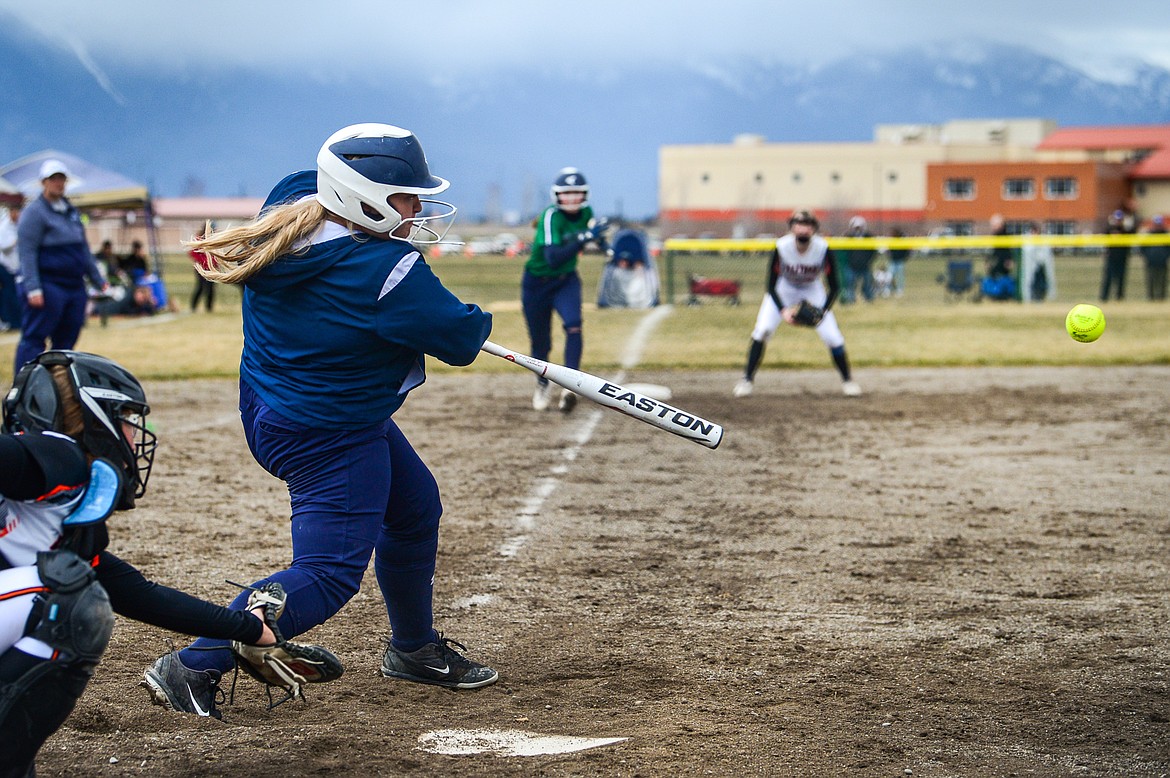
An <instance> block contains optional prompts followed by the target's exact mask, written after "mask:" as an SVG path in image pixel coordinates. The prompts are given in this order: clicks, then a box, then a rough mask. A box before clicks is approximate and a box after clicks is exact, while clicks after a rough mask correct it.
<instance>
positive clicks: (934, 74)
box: [0, 13, 1170, 220]
mask: <svg viewBox="0 0 1170 778" xmlns="http://www.w3.org/2000/svg"><path fill="white" fill-rule="evenodd" d="M90 56H91V57H92V58H93V60H95V61H96V62H97V63H98V65H100V67H95V65H94V62H87V60H86V57H85V56H79V54H78V53H76V52H74V51H72V50H69V49H66V48H62V47H61V46H59V45H57V44H54V43H52V42H50V41H48V40H46V39H44V38H43V37H41V36H39V35H37V34H36V33H34V32H32V31H30V30H29V29H28V28H27V27H24V26H22V25H21V24H19V23H18V22H17V21H16V20H14V19H12V18H11V17H7V16H6V15H5V14H3V13H0V164H4V163H7V162H9V161H12V160H14V159H16V158H18V157H20V156H23V155H25V154H29V153H32V152H35V151H39V150H41V149H44V148H57V149H60V150H63V151H67V152H70V153H73V154H76V155H78V156H81V157H84V158H87V159H90V160H92V161H94V162H96V163H98V164H100V165H104V166H106V167H109V168H112V169H114V170H117V171H119V172H121V173H123V174H124V175H127V176H129V177H131V178H135V179H137V180H140V181H143V182H145V183H147V184H148V185H149V186H150V187H151V189H152V191H153V192H154V194H155V195H156V196H162V197H175V196H180V195H186V194H205V195H209V196H217V195H240V194H244V195H249V196H263V195H265V194H266V193H267V192H268V190H269V189H270V187H271V186H272V184H274V183H275V182H276V181H277V180H279V179H280V178H281V177H282V176H283V175H285V174H286V173H288V172H291V171H293V170H296V169H301V168H307V167H312V165H313V163H314V158H315V155H316V150H317V148H318V146H319V145H320V143H321V142H322V141H323V140H324V139H325V138H326V137H327V136H328V135H329V134H330V133H331V132H332V131H334V130H336V129H337V128H339V127H341V126H344V125H346V124H351V123H354V122H359V121H385V122H389V123H395V124H400V125H402V126H405V127H408V128H410V129H412V130H414V131H415V132H416V133H417V134H418V135H419V137H420V138H421V139H422V142H423V145H424V147H425V148H426V150H427V155H428V157H429V159H430V163H431V168H432V172H434V173H436V174H437V175H441V176H443V177H445V178H448V179H450V180H451V181H452V187H451V189H450V190H449V191H448V192H447V196H448V197H449V198H450V200H451V201H452V202H454V203H456V204H457V205H459V206H460V210H461V215H460V220H473V219H476V218H481V217H483V216H485V215H486V216H491V217H499V216H500V215H501V214H504V213H508V212H512V213H515V214H517V215H519V216H521V217H526V216H530V215H531V214H532V213H533V212H534V211H535V210H537V209H538V208H540V207H542V206H543V205H544V204H545V202H546V201H547V197H548V186H549V184H550V183H551V179H552V177H553V176H554V175H555V173H556V171H557V170H558V169H559V168H560V167H562V166H565V165H575V166H577V167H580V168H581V169H582V170H583V171H584V172H585V173H586V175H587V176H588V177H589V179H590V182H591V183H592V185H593V201H594V204H595V206H596V207H597V208H598V210H600V211H602V212H605V213H608V214H620V215H624V216H626V217H630V218H644V217H647V216H652V215H653V214H655V213H656V211H657V170H658V148H659V147H660V146H662V145H664V144H679V143H726V142H729V141H730V140H731V139H732V138H733V137H734V136H736V135H738V134H741V133H754V134H759V135H762V136H764V137H765V138H767V139H768V140H773V141H866V140H869V139H871V138H872V133H873V125H875V124H878V123H935V122H942V121H946V120H949V119H971V118H1018V117H1041V118H1049V119H1054V120H1056V121H1057V122H1058V123H1059V124H1060V125H1062V126H1069V125H1105V124H1150V123H1170V71H1167V70H1165V69H1161V68H1158V67H1154V66H1150V65H1142V64H1135V65H1134V66H1133V68H1132V69H1131V72H1129V73H1128V74H1126V77H1125V78H1124V79H1115V80H1112V81H1106V80H1101V79H1097V78H1094V77H1091V76H1090V75H1088V74H1087V73H1085V72H1082V71H1080V70H1078V69H1077V68H1075V67H1073V66H1070V65H1068V64H1064V63H1062V62H1059V61H1058V60H1055V59H1052V58H1051V57H1047V56H1043V55H1041V54H1039V53H1036V52H1034V51H1030V50H1028V49H1025V48H1019V47H1011V46H1005V45H1001V44H990V43H978V42H970V41H966V42H961V43H955V44H953V45H945V44H931V45H924V46H918V47H913V48H907V49H903V50H900V51H897V52H894V53H889V54H881V55H877V54H857V55H855V56H851V57H847V58H845V59H841V60H839V61H836V62H834V63H833V64H831V65H828V66H824V67H819V68H807V67H798V66H793V65H790V64H783V63H780V62H778V61H768V60H765V59H760V58H756V57H754V55H753V56H748V55H747V54H745V55H744V56H743V58H741V59H739V60H735V61H724V62H703V63H697V62H696V63H692V64H690V65H689V66H688V67H687V68H685V69H670V70H668V69H665V68H659V69H620V68H614V69H612V70H606V71H597V70H583V69H573V68H572V67H571V65H566V62H565V60H564V58H563V57H562V58H561V59H559V60H558V66H557V67H553V66H552V64H551V63H550V66H549V67H547V68H542V69H540V70H536V71H532V72H525V71H521V70H516V69H513V70H492V71H488V70H485V71H483V72H481V73H479V74H476V75H475V76H473V77H467V78H463V79H460V80H440V79H438V78H431V77H429V76H428V71H427V67H426V63H425V62H409V63H404V64H403V67H402V68H401V69H399V70H396V71H395V72H388V73H369V74H366V75H365V76H364V77H362V78H352V77H348V78H342V77H330V76H327V75H326V72H327V71H326V69H325V68H322V71H321V75H319V76H317V77H315V78H312V79H308V78H291V77H290V78H280V77H276V76H272V75H263V74H257V73H254V72H249V71H244V70H239V69H235V70H233V69H224V68H219V67H213V66H211V63H209V66H208V67H206V68H200V69H198V70H189V71H186V72H181V73H176V72H174V70H173V69H171V68H168V67H159V68H157V69H130V68H128V67H127V66H121V67H112V66H107V65H106V64H105V63H104V61H102V53H101V52H90Z"/></svg>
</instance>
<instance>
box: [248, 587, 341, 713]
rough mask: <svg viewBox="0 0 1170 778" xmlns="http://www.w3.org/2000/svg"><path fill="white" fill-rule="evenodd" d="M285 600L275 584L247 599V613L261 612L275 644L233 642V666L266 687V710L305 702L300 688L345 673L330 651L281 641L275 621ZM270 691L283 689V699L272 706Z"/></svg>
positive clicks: (331, 679) (339, 661)
mask: <svg viewBox="0 0 1170 778" xmlns="http://www.w3.org/2000/svg"><path fill="white" fill-rule="evenodd" d="M286 599H287V595H286V594H285V592H284V587H283V586H281V585H280V584H279V583H276V582H275V581H272V582H269V583H266V584H264V585H263V586H261V587H260V588H258V589H252V593H251V594H250V595H248V605H247V610H249V611H251V610H254V609H256V608H262V612H263V614H264V623H265V624H267V625H268V628H269V629H270V630H272V634H273V635H275V636H276V643H274V644H273V645H270V646H250V645H247V644H245V643H241V642H240V641H238V640H233V641H232V653H234V654H235V655H236V666H237V667H239V668H240V669H242V670H243V671H244V672H245V673H247V674H248V675H250V676H252V677H253V678H255V679H256V680H257V681H259V682H260V683H262V684H264V685H265V687H266V691H267V692H268V703H269V704H268V708H269V710H271V709H272V708H275V707H276V706H277V705H280V704H281V703H283V702H287V701H288V700H291V699H293V698H294V697H300V698H301V699H304V697H305V694H304V691H303V690H302V688H301V687H302V686H303V685H304V684H306V683H327V682H329V681H336V680H337V679H338V678H340V677H341V674H342V673H343V672H345V668H344V667H343V666H342V664H341V660H340V659H338V658H337V656H336V655H335V654H334V653H333V652H332V651H330V650H329V649H327V648H325V647H323V646H317V645H312V644H309V643H295V642H293V641H291V640H285V639H284V636H283V635H281V634H280V628H279V627H277V625H276V620H277V619H279V618H280V614H282V613H284V604H285V600H286ZM272 687H277V688H279V689H282V690H283V691H284V693H285V696H284V697H283V698H281V699H280V700H277V701H276V702H273V701H272Z"/></svg>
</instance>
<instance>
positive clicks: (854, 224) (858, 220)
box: [849, 216, 865, 230]
mask: <svg viewBox="0 0 1170 778" xmlns="http://www.w3.org/2000/svg"><path fill="white" fill-rule="evenodd" d="M849 226H850V227H851V228H853V229H857V228H858V227H860V228H861V229H863V230H864V229H865V217H864V216H854V217H853V218H852V219H850V220H849Z"/></svg>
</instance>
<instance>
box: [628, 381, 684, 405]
mask: <svg viewBox="0 0 1170 778" xmlns="http://www.w3.org/2000/svg"><path fill="white" fill-rule="evenodd" d="M623 386H624V387H625V388H626V389H629V390H630V391H631V392H637V393H638V394H644V395H646V396H647V397H649V398H650V399H651V400H662V401H663V402H666V401H667V400H669V399H670V398H671V397H672V396H673V394H672V393H671V391H670V387H669V386H663V385H662V384H623Z"/></svg>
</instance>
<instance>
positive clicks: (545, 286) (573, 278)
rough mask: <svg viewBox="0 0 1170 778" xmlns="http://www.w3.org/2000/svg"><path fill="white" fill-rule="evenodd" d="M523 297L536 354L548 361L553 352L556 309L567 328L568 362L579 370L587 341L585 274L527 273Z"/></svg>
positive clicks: (522, 300) (566, 357)
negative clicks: (584, 329)
mask: <svg viewBox="0 0 1170 778" xmlns="http://www.w3.org/2000/svg"><path fill="white" fill-rule="evenodd" d="M520 300H521V304H522V305H523V307H524V320H525V321H526V322H527V323H528V339H529V341H530V343H531V346H532V356H534V357H536V358H537V359H539V360H541V361H543V362H547V361H548V354H549V352H550V351H552V315H553V311H556V312H557V315H559V316H560V317H561V324H562V325H563V326H564V328H565V362H564V364H565V366H566V367H571V368H573V369H574V370H579V369H580V368H581V352H582V351H583V350H584V343H585V341H584V338H583V337H582V336H581V276H579V275H577V273H575V272H574V273H566V274H565V275H560V276H551V277H548V276H534V275H532V274H531V273H525V274H524V278H523V279H522V280H521V282H520ZM541 380H542V381H543V379H541Z"/></svg>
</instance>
